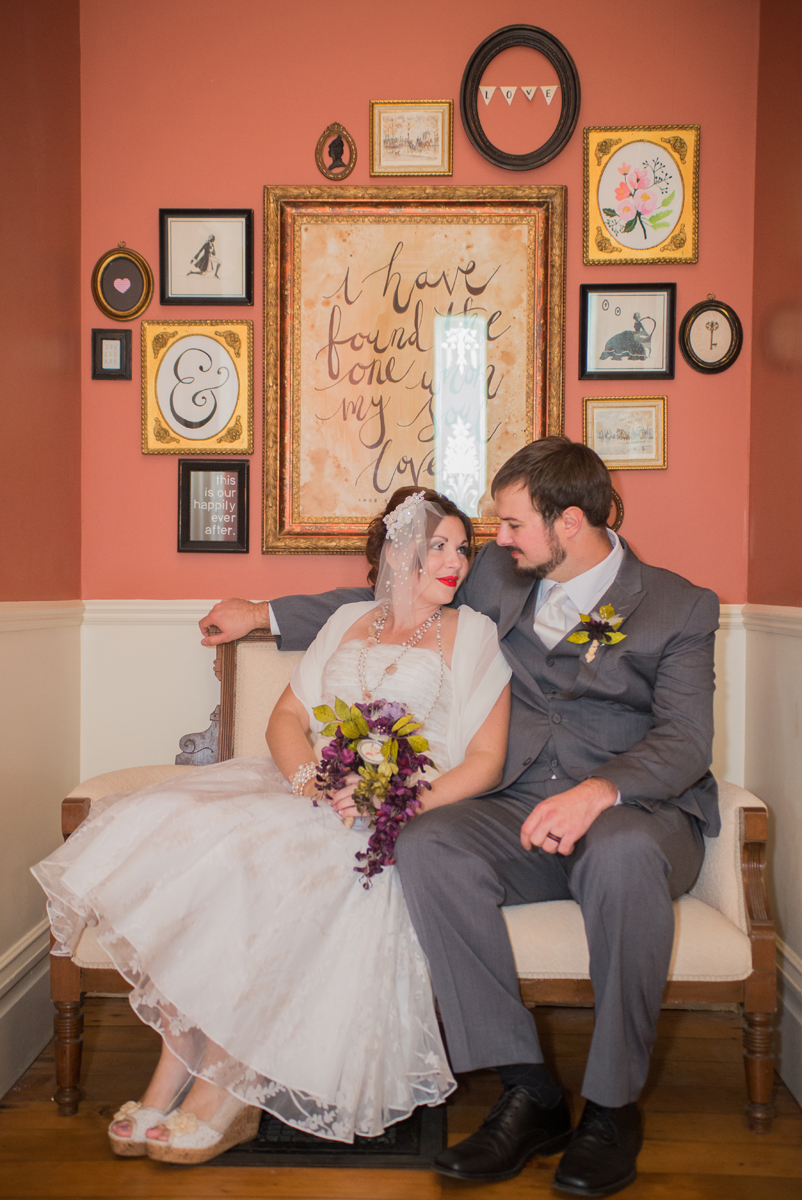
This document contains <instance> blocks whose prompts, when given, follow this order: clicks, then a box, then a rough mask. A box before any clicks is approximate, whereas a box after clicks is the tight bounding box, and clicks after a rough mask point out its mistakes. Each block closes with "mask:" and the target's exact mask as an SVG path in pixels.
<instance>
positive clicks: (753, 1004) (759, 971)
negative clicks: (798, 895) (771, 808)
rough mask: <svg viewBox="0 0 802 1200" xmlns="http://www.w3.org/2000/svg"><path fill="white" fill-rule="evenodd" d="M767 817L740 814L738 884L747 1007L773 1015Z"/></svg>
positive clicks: (761, 812) (754, 811)
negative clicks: (747, 952) (745, 937)
mask: <svg viewBox="0 0 802 1200" xmlns="http://www.w3.org/2000/svg"><path fill="white" fill-rule="evenodd" d="M767 838H768V814H767V812H766V810H765V808H742V809H741V811H740V842H741V880H742V883H743V889H744V903H745V906H746V921H747V925H748V927H749V940H750V941H751V943H752V976H751V977H750V979H749V981H748V984H747V991H748V993H749V995H748V999H747V1007H748V1008H751V1009H752V1010H753V1011H755V1012H774V1011H775V1008H776V998H775V971H776V946H775V932H774V922H773V920H772V917H771V909H770V907H769V896H768V887H767V882H766V841H767Z"/></svg>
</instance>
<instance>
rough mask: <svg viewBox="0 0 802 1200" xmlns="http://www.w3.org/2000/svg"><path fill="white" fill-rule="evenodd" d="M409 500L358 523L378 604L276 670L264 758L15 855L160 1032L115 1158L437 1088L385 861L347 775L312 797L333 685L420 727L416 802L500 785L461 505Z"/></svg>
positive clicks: (111, 812)
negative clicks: (276, 695) (368, 853)
mask: <svg viewBox="0 0 802 1200" xmlns="http://www.w3.org/2000/svg"><path fill="white" fill-rule="evenodd" d="M411 493H412V489H411V488H402V489H400V490H399V491H397V492H396V493H395V494H394V495H393V497H392V498H391V500H390V502H389V503H388V505H387V508H386V510H385V513H384V515H383V517H378V518H376V520H375V521H374V522H372V524H371V528H370V532H369V538H368V558H369V561H370V562H371V568H372V570H371V575H370V576H369V581H370V582H375V594H376V597H377V598H376V600H373V601H367V602H364V603H357V604H346V605H344V606H343V607H342V608H340V609H339V610H338V611H337V612H336V613H335V614H334V615H333V616H332V617H331V618H330V620H329V621H328V623H327V624H326V626H325V627H324V628H323V629H322V630H321V632H320V634H319V635H318V637H317V639H316V640H315V642H314V643H313V645H312V646H311V647H310V649H309V650H308V651H307V653H306V654H305V656H304V658H303V660H302V661H301V662H300V664H299V665H298V667H296V669H295V671H294V673H293V676H292V680H291V683H290V686H289V687H288V688H287V689H286V691H285V692H284V694H283V695H282V697H281V698H280V700H279V702H278V703H277V705H276V707H275V709H274V711H273V714H272V716H271V718H270V723H269V725H268V728H267V743H268V747H269V749H270V755H271V757H269V758H268V757H265V758H246V759H234V760H232V761H230V762H225V763H220V764H217V765H214V766H211V767H201V768H198V769H197V770H195V771H192V772H188V773H187V775H186V776H185V777H183V778H182V779H181V780H180V781H175V780H170V781H169V782H165V783H158V784H155V785H153V786H151V787H149V788H145V789H144V790H143V791H140V792H136V793H134V794H133V795H129V796H124V797H114V798H110V799H107V800H104V801H100V802H98V803H96V804H94V805H93V806H92V811H91V814H90V816H89V817H88V818H87V820H86V821H85V822H84V823H83V824H82V825H81V826H80V827H79V829H78V830H76V832H75V833H73V834H72V836H71V837H70V838H69V840H68V841H67V842H65V844H64V845H63V846H61V847H60V848H59V849H58V850H57V851H56V852H55V853H54V854H53V855H52V856H51V857H50V858H48V859H45V860H44V861H43V862H41V863H39V864H38V865H37V866H36V867H34V868H33V873H34V875H35V876H36V878H37V879H38V880H39V882H40V883H41V885H42V887H43V888H44V889H45V891H46V892H47V896H48V911H49V915H50V919H51V925H52V929H53V932H54V935H55V938H56V942H57V945H56V946H55V948H54V951H53V952H54V953H56V954H65V955H66V954H70V953H71V951H72V950H73V949H74V947H75V945H76V944H77V942H78V939H79V937H80V935H81V932H82V930H83V929H84V927H85V926H86V925H87V924H92V925H96V926H97V936H98V941H99V943H100V944H101V945H102V946H103V947H104V948H105V949H106V950H107V951H108V953H109V955H110V956H111V958H112V959H113V961H114V963H115V965H116V966H117V968H118V969H119V970H120V972H121V973H122V974H123V976H124V977H125V978H126V979H127V980H128V981H129V982H130V983H131V984H132V985H133V991H132V992H131V994H130V1003H131V1006H132V1007H133V1009H134V1011H135V1012H136V1013H137V1014H138V1015H139V1017H140V1018H141V1019H142V1020H143V1021H144V1022H146V1023H147V1024H148V1025H150V1026H152V1027H153V1028H154V1029H156V1030H157V1031H158V1032H159V1034H160V1035H161V1037H162V1041H163V1048H162V1054H161V1058H160V1060H159V1064H158V1066H157V1068H156V1072H155V1074H154V1076H153V1078H152V1079H151V1082H150V1084H149V1085H148V1088H147V1090H146V1092H145V1094H144V1096H143V1097H142V1099H141V1101H139V1102H137V1103H134V1102H133V1101H131V1102H129V1103H127V1104H125V1105H123V1107H122V1108H121V1109H120V1111H119V1112H118V1113H117V1114H116V1115H115V1118H114V1121H113V1122H112V1124H111V1125H110V1127H109V1137H110V1139H111V1144H112V1148H113V1149H114V1151H115V1153H117V1154H120V1155H125V1156H141V1155H145V1154H148V1155H149V1156H150V1157H151V1158H155V1159H159V1160H162V1161H165V1162H184V1163H190V1162H204V1161H206V1160H208V1159H210V1158H213V1157H215V1156H216V1155H217V1154H220V1153H221V1152H222V1151H223V1150H225V1149H227V1148H228V1147H230V1146H232V1145H235V1144H237V1143H238V1142H242V1141H248V1140H250V1139H251V1138H253V1137H254V1136H255V1135H256V1132H257V1129H258V1125H259V1118H260V1115H261V1110H262V1109H266V1110H267V1111H268V1112H271V1113H273V1114H275V1115H276V1116H277V1117H279V1118H280V1119H281V1120H282V1121H284V1122H286V1123H287V1124H289V1125H293V1126H295V1127H296V1128H298V1129H303V1130H305V1131H307V1132H310V1133H313V1134H316V1135H317V1136H319V1137H324V1138H330V1139H333V1140H336V1141H343V1142H352V1141H353V1138H354V1135H355V1134H359V1135H362V1136H367V1137H373V1136H376V1135H378V1134H380V1133H381V1132H382V1130H383V1129H384V1128H385V1127H386V1126H388V1125H391V1124H393V1123H394V1122H396V1121H400V1120H402V1119H403V1118H404V1117H406V1116H408V1115H409V1114H410V1113H411V1112H412V1110H413V1109H414V1108H415V1107H416V1106H418V1105H420V1104H430V1105H433V1104H439V1103H441V1101H442V1100H443V1099H444V1098H445V1097H446V1096H447V1095H449V1093H450V1092H451V1091H453V1089H454V1088H455V1086H456V1084H455V1082H454V1079H453V1077H452V1075H451V1072H450V1069H449V1066H448V1062H447V1059H446V1055H445V1051H444V1049H443V1045H442V1042H441V1039H440V1034H439V1030H438V1026H437V1020H436V1017H435V1012H434V1003H433V998H432V994H431V986H430V983H429V978H428V971H427V966H426V961H425V958H424V955H423V952H422V950H421V948H420V945H419V943H418V940H417V937H416V935H415V932H414V930H413V928H412V925H411V923H410V920H409V916H408V914H407V909H406V905H405V903H404V898H403V894H402V890H401V884H400V882H399V879H398V875H397V872H396V871H395V869H394V867H393V866H385V867H384V869H383V870H381V872H380V873H379V874H376V875H374V876H373V878H371V879H370V880H369V881H368V880H366V877H365V874H364V873H360V871H361V870H362V869H361V868H360V866H359V862H358V861H357V857H356V856H357V854H362V855H364V853H365V850H366V847H367V845H368V840H369V838H370V836H371V830H370V829H369V828H364V826H365V825H366V824H367V821H366V818H364V817H360V816H359V813H358V811H357V808H356V807H355V804H354V799H353V792H354V789H355V786H356V784H357V783H358V782H359V778H360V777H359V776H358V775H356V774H354V775H349V776H348V777H347V779H346V780H345V784H344V786H343V787H342V788H340V789H339V790H337V791H334V792H331V793H327V794H323V793H322V792H321V791H320V790H318V789H317V787H316V779H315V777H316V772H317V769H318V761H319V751H320V749H321V748H322V747H323V746H325V745H326V742H327V740H328V739H327V738H325V737H321V736H320V733H321V730H322V728H323V727H324V726H323V722H321V721H319V720H317V719H316V717H315V715H314V709H315V708H316V707H318V706H320V705H323V704H327V705H329V706H333V705H334V702H335V699H337V698H339V699H341V700H345V701H346V702H347V703H348V704H352V703H356V702H358V703H364V702H366V701H367V700H368V699H373V700H378V699H383V700H387V701H396V702H400V703H401V704H403V705H405V706H406V707H407V709H408V710H409V711H410V712H411V713H413V714H414V715H415V718H416V720H418V721H422V722H423V728H422V730H421V733H422V734H423V735H425V737H426V738H427V739H428V742H429V747H430V749H429V750H428V751H427V754H428V756H429V758H430V759H431V760H432V761H433V763H434V764H435V767H436V768H437V770H434V769H432V768H427V779H428V780H429V781H430V782H431V788H430V790H422V791H421V799H422V808H423V809H429V808H433V807H435V806H438V805H443V804H452V803H454V802H455V801H457V800H461V799H463V798H465V797H467V796H473V795H478V794H481V793H483V792H486V791H488V790H489V789H491V788H493V787H494V786H496V785H497V784H498V782H499V781H500V780H501V777H502V769H503V766H504V759H505V755H506V748H507V729H508V723H509V686H508V680H509V676H510V671H509V668H508V667H507V665H506V662H505V661H504V659H503V658H502V656H501V654H500V651H499V648H498V639H497V636H496V628H495V625H493V623H492V622H491V621H490V620H489V619H488V618H487V617H484V616H481V615H480V614H479V613H476V612H474V611H473V610H472V609H468V608H465V607H461V608H459V609H454V608H451V607H448V605H449V604H450V602H451V600H452V599H453V597H454V593H455V591H456V589H457V587H458V586H459V584H460V583H461V581H462V580H463V579H464V578H465V576H466V575H467V573H468V570H469V568H470V559H471V555H472V552H473V530H472V526H471V522H470V520H469V518H468V517H466V516H465V515H464V514H463V513H461V512H460V510H459V509H458V508H456V506H455V505H454V504H453V503H452V502H451V501H450V500H448V499H446V498H445V497H443V496H440V495H438V493H436V492H431V491H422V492H417V493H414V494H411ZM310 737H311V738H312V739H313V740H314V741H315V751H317V754H316V753H315V751H313V749H312V744H311V741H310ZM290 791H291V792H292V793H293V794H292V795H290V794H288V793H289V792H290ZM315 797H316V798H317V800H318V803H317V804H313V802H312V800H313V798H315ZM353 818H356V819H355V820H352V819H353ZM366 883H369V886H367V887H366V886H364V885H365V884H366ZM179 1105H180V1107H179Z"/></svg>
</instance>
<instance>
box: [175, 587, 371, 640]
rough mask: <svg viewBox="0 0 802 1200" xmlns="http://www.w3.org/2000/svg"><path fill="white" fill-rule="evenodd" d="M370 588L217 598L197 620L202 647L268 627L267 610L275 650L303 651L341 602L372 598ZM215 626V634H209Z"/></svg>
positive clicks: (346, 602)
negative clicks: (272, 597)
mask: <svg viewBox="0 0 802 1200" xmlns="http://www.w3.org/2000/svg"><path fill="white" fill-rule="evenodd" d="M372 599H373V591H372V590H371V589H370V588H335V589H334V590H333V591H331V592H322V593H321V594H320V595H318V596H282V597H281V598H280V599H279V600H270V601H268V600H261V601H257V602H255V603H254V602H252V601H250V600H240V599H238V598H236V597H234V598H232V599H230V600H220V601H219V603H217V604H215V606H214V608H213V609H212V610H211V612H209V613H207V615H206V616H205V617H204V618H203V619H202V620H201V621H199V622H198V624H199V625H200V629H201V633H202V634H203V635H204V636H203V638H202V639H201V640H202V644H203V645H204V646H219V645H220V644H221V643H222V642H233V641H236V639H237V638H241V637H244V636H245V634H246V633H250V632H251V630H252V629H270V628H271V622H270V610H271V608H272V611H273V615H274V616H275V624H276V626H277V628H274V629H273V630H272V632H273V633H274V634H275V635H276V641H277V644H278V648H279V650H306V649H307V647H308V646H310V645H311V644H312V642H313V641H314V640H315V638H316V637H317V635H318V633H319V632H320V630H321V629H322V628H323V626H324V625H325V624H326V621H328V619H329V617H330V616H331V614H332V613H333V612H336V611H337V609H338V608H339V607H340V606H341V605H343V604H353V603H354V602H355V601H357V600H372ZM212 625H216V626H217V628H218V629H219V630H220V632H219V633H216V634H210V633H209V632H208V630H209V627H210V626H212Z"/></svg>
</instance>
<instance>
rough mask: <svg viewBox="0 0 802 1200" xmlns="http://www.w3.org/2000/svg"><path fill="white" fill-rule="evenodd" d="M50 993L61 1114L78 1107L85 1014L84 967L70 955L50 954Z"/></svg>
mask: <svg viewBox="0 0 802 1200" xmlns="http://www.w3.org/2000/svg"><path fill="white" fill-rule="evenodd" d="M50 994H51V996H52V998H53V1004H54V1005H55V1008H56V1015H55V1017H54V1019H53V1031H54V1033H55V1037H56V1044H55V1051H56V1094H55V1096H54V1097H53V1099H54V1100H55V1101H56V1104H57V1105H58V1114H59V1116H60V1117H70V1116H72V1115H73V1114H74V1113H77V1111H78V1102H79V1100H80V1098H81V1089H80V1087H79V1086H78V1085H79V1082H80V1079H81V1055H82V1052H83V1044H84V1039H83V1036H82V1035H83V1031H84V1014H83V1012H82V1010H81V968H80V967H78V966H76V964H75V963H74V962H73V961H72V959H70V958H62V957H57V956H55V955H51V957H50Z"/></svg>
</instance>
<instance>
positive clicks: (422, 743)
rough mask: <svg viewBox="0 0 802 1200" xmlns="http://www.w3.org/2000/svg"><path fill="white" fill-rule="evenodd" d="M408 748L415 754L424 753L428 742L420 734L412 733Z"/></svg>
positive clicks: (427, 747)
mask: <svg viewBox="0 0 802 1200" xmlns="http://www.w3.org/2000/svg"><path fill="white" fill-rule="evenodd" d="M409 748H410V750H412V751H414V753H415V754H425V753H426V751H427V750H428V749H429V743H428V742H427V741H426V738H425V737H421V736H420V734H413V735H412V737H411V738H410V739H409Z"/></svg>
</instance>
